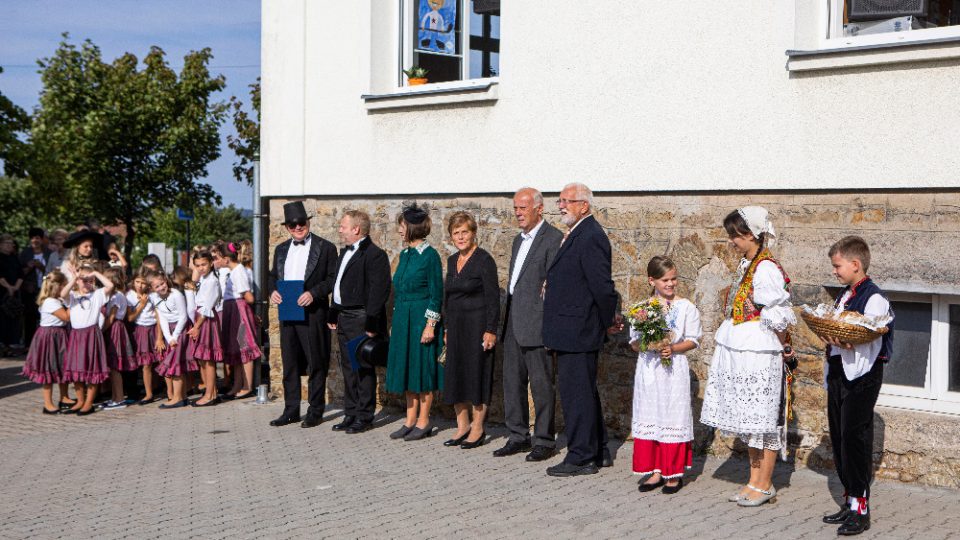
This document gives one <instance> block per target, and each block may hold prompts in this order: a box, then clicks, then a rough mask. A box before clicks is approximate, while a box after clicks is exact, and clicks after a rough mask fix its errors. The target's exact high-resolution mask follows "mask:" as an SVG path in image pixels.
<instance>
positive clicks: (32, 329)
mask: <svg viewBox="0 0 960 540" xmlns="http://www.w3.org/2000/svg"><path fill="white" fill-rule="evenodd" d="M28 279H33V273H32V272H31V273H30V275H29V276H28ZM39 294H40V292H39V291H34V292H32V293H23V295H22V298H23V344H24V345H26V346H27V347H29V346H30V343H31V342H32V341H33V335H34V334H36V333H37V327H39V326H40V306H38V305H37V296H39Z"/></svg>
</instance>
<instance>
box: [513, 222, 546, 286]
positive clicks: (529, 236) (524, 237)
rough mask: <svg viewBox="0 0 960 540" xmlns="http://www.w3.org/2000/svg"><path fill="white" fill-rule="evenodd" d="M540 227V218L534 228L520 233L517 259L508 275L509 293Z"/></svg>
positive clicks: (517, 278)
mask: <svg viewBox="0 0 960 540" xmlns="http://www.w3.org/2000/svg"><path fill="white" fill-rule="evenodd" d="M542 227H543V220H542V219H541V220H540V222H539V223H537V225H536V226H535V227H534V228H532V229H530V232H528V233H527V232H521V233H520V249H519V250H517V260H516V261H514V262H513V274H511V275H510V289H509V291H510V294H513V288H514V287H516V286H517V280H519V279H520V271H521V270H523V263H524V262H525V261H526V260H527V254H528V253H530V247H531V246H532V245H533V240H534V239H535V238H536V237H537V233H538V232H540V229H541V228H542Z"/></svg>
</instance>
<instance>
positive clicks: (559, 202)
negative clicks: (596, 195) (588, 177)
mask: <svg viewBox="0 0 960 540" xmlns="http://www.w3.org/2000/svg"><path fill="white" fill-rule="evenodd" d="M575 202H587V200H586V199H557V206H566V205H568V204H572V203H575Z"/></svg>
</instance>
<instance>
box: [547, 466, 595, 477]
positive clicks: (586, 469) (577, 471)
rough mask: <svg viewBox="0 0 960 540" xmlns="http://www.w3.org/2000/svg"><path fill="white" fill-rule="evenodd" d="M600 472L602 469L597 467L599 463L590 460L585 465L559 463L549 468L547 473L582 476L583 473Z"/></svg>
mask: <svg viewBox="0 0 960 540" xmlns="http://www.w3.org/2000/svg"><path fill="white" fill-rule="evenodd" d="M598 472H600V469H598V468H597V465H596V464H595V463H593V462H588V463H586V464H585V465H574V464H572V463H566V462H563V463H559V464H557V465H554V466H553V467H548V468H547V474H548V475H550V476H559V477H567V476H580V475H582V474H597V473H598Z"/></svg>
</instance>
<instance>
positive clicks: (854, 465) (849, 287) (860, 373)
mask: <svg viewBox="0 0 960 540" xmlns="http://www.w3.org/2000/svg"><path fill="white" fill-rule="evenodd" d="M829 255H830V264H831V265H832V266H833V275H834V276H836V278H837V280H838V281H839V282H840V283H841V284H843V285H844V288H843V290H842V291H840V296H838V297H837V300H836V304H835V306H836V313H838V314H839V313H840V312H842V311H854V312H857V313H862V314H864V315H867V316H869V317H877V316H883V315H887V314H889V313H890V302H889V301H888V300H887V299H886V298H884V296H883V293H882V292H881V291H880V288H879V287H877V285H876V284H875V283H874V282H873V281H872V280H871V279H870V277H869V276H868V275H867V269H868V268H869V267H870V248H869V246H867V243H866V242H865V241H864V240H863V239H862V238H860V237H858V236H847V237H845V238H843V239H841V240H840V241H839V242H837V243H835V244H834V245H833V246H831V247H830V252H829ZM887 327H888V328H889V331H888V332H887V333H886V334H885V335H883V336H882V337H879V338H877V339H875V340H873V341H871V342H869V343H864V344H863V345H851V344H849V343H843V342H841V341H838V340H837V339H835V338H830V337H827V338H824V341H826V342H827V344H828V345H827V365H826V369H825V372H826V377H825V378H826V386H827V420H828V422H829V424H830V442H831V444H832V446H833V461H834V464H835V466H836V468H837V474H838V475H839V476H840V482H841V483H842V484H843V487H844V490H845V493H844V501H843V503H842V506H841V508H840V511H839V512H836V513H835V514H831V515H829V516H824V518H823V521H824V523H829V524H840V528H839V529H838V530H837V534H839V535H842V536H851V535H855V534H860V533H862V532H863V531H865V530H867V529H869V528H870V511H869V506H868V504H867V501H868V500H869V498H870V482H871V480H872V479H873V407H874V405H876V403H877V396H878V395H879V393H880V385H881V384H882V383H883V364H885V363H886V362H887V361H888V360H889V359H890V353H891V349H892V344H893V326H892V322H891V323H889V324H888V325H887Z"/></svg>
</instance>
